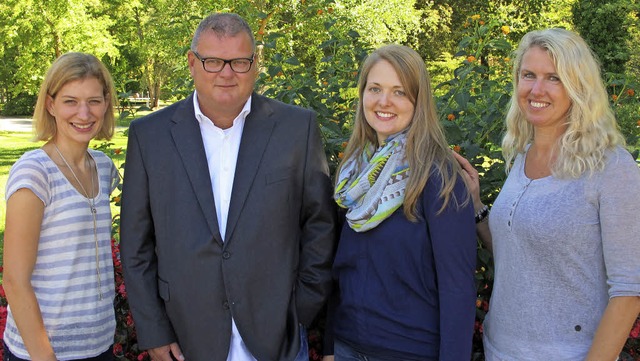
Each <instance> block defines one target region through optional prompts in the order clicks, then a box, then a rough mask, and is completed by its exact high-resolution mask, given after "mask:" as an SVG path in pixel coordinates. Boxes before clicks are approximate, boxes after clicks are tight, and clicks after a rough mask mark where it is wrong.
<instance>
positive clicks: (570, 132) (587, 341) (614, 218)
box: [458, 29, 640, 361]
mask: <svg viewBox="0 0 640 361" xmlns="http://www.w3.org/2000/svg"><path fill="white" fill-rule="evenodd" d="M599 69H600V67H599V64H598V62H597V60H596V58H595V56H594V55H593V53H592V52H591V50H590V49H589V47H588V46H587V45H586V43H585V42H584V40H583V39H582V38H580V37H579V36H578V35H576V34H575V33H572V32H570V31H566V30H562V29H547V30H542V31H533V32H530V33H528V34H527V35H525V36H524V37H523V39H522V41H521V42H520V45H519V47H518V49H517V52H516V57H515V66H514V70H513V81H514V89H515V91H514V94H513V96H512V100H511V106H510V108H509V111H508V114H507V120H506V123H507V132H506V135H505V137H504V139H503V143H502V146H503V154H504V157H505V161H506V162H505V163H506V167H507V171H508V172H509V176H508V178H507V180H506V182H505V184H504V186H503V188H502V190H501V191H500V194H499V195H498V197H497V199H496V201H495V203H494V205H493V208H492V210H491V214H490V215H489V217H488V222H480V223H479V224H478V229H477V230H478V233H479V235H480V236H481V238H482V240H483V241H484V242H485V244H486V245H487V246H488V247H489V248H492V249H493V254H494V261H495V282H494V289H493V294H492V297H491V302H490V307H489V313H488V314H487V317H486V319H485V323H484V331H485V334H484V346H485V356H486V359H487V360H488V361H494V360H576V361H578V360H580V361H582V360H599V361H600V360H616V358H617V357H618V354H619V353H620V350H621V349H622V347H623V345H624V343H625V341H626V339H627V337H628V335H629V330H630V329H631V327H632V325H633V322H634V320H635V319H636V317H637V316H638V313H639V312H640V297H639V296H640V262H638V259H640V217H639V215H640V212H639V208H640V169H639V168H638V165H637V164H636V163H635V161H634V160H633V159H632V157H631V156H630V154H629V153H628V152H627V151H626V150H625V149H624V148H623V145H624V140H623V138H622V136H621V134H620V133H619V131H618V129H617V126H616V121H615V118H614V115H613V113H612V111H611V108H610V106H609V103H608V101H607V93H606V91H605V88H604V85H603V81H602V78H601V76H600V70H599ZM458 159H459V161H460V162H461V164H462V165H463V168H464V169H465V170H466V171H467V176H468V177H469V178H470V183H472V184H475V191H474V192H472V193H473V198H474V206H475V208H476V211H479V212H482V211H483V209H484V210H485V213H486V208H485V207H484V205H483V204H482V203H481V201H480V197H479V192H478V172H477V171H476V170H475V169H474V168H473V167H472V166H471V165H470V164H469V163H468V162H467V161H466V160H464V159H463V158H462V157H459V156H458Z"/></svg>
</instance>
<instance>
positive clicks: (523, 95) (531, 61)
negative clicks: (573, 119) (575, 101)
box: [516, 46, 571, 129]
mask: <svg viewBox="0 0 640 361" xmlns="http://www.w3.org/2000/svg"><path fill="white" fill-rule="evenodd" d="M516 90H517V94H518V105H519V106H520V109H521V110H522V112H523V114H524V116H525V118H526V119H527V121H528V122H530V123H531V124H532V125H533V126H534V127H536V128H538V129H539V128H542V127H555V128H561V129H564V128H565V127H566V125H565V124H564V123H565V118H566V117H567V114H568V112H569V109H570V108H571V99H570V98H569V95H568V93H567V90H566V89H565V87H564V85H563V84H562V81H561V80H560V77H559V76H558V74H557V70H556V67H555V65H554V62H553V59H552V58H551V56H550V55H549V53H548V52H547V51H546V50H545V49H542V48H540V47H538V46H533V47H531V48H530V49H529V50H527V52H526V53H524V55H523V57H522V63H521V65H520V71H519V73H518V86H517V89H516Z"/></svg>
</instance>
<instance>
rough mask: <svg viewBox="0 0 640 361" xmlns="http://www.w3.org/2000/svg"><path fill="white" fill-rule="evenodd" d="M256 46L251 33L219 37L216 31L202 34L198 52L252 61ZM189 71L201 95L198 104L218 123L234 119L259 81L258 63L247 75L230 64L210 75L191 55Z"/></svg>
mask: <svg viewBox="0 0 640 361" xmlns="http://www.w3.org/2000/svg"><path fill="white" fill-rule="evenodd" d="M253 50H254V49H253V46H252V43H251V38H250V36H249V35H248V34H246V33H244V32H240V33H238V34H236V35H234V36H219V35H218V34H216V33H215V32H213V31H205V32H203V33H202V34H200V38H199V40H198V45H197V49H196V51H197V52H198V54H199V55H200V57H201V58H203V59H204V58H220V59H225V60H230V59H237V58H251V57H252V55H253ZM188 57H189V59H188V60H189V70H190V72H191V76H192V77H193V82H194V85H195V88H196V90H197V92H198V104H199V105H200V109H201V110H202V112H203V113H204V114H205V115H206V116H207V117H209V118H210V119H211V120H213V121H214V123H215V122H217V121H222V122H226V121H228V120H231V121H232V120H233V119H234V118H235V117H236V116H237V115H238V114H239V113H240V111H241V110H242V107H243V106H244V104H245V103H246V102H247V99H249V96H251V93H252V92H253V88H254V85H255V82H256V74H257V72H256V68H257V66H256V64H255V63H254V64H253V65H252V67H251V69H250V70H249V71H248V72H247V73H236V72H234V71H233V70H231V66H230V65H229V64H225V66H224V68H223V69H222V71H220V72H218V73H209V72H206V71H205V70H204V68H203V67H202V62H201V61H200V60H199V59H198V58H197V57H196V56H195V54H193V53H192V52H189V54H188ZM229 118H230V119H229Z"/></svg>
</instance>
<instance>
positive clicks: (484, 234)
mask: <svg viewBox="0 0 640 361" xmlns="http://www.w3.org/2000/svg"><path fill="white" fill-rule="evenodd" d="M452 152H453V151H452ZM453 156H454V157H455V158H456V160H457V161H458V163H459V164H460V167H462V170H463V172H462V176H463V177H464V179H465V182H466V183H467V187H469V193H470V194H471V199H472V200H473V209H474V210H475V212H476V214H477V213H478V212H480V211H481V210H482V208H484V204H482V200H481V199H480V175H479V174H478V171H477V170H476V169H475V168H474V167H473V166H472V165H471V163H469V161H468V160H467V159H466V158H465V157H463V156H461V155H460V154H458V153H457V152H453ZM476 232H477V233H478V237H480V240H482V243H483V244H484V246H485V248H487V249H488V250H489V251H493V239H492V237H491V231H490V230H489V223H488V222H486V219H485V220H483V221H481V222H480V223H477V224H476Z"/></svg>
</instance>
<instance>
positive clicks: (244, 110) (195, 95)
mask: <svg viewBox="0 0 640 361" xmlns="http://www.w3.org/2000/svg"><path fill="white" fill-rule="evenodd" d="M252 97H253V95H249V99H247V102H246V103H244V106H243V107H242V110H241V111H240V114H238V115H237V116H236V118H235V119H234V120H233V124H234V125H235V123H236V121H238V119H242V120H244V119H245V118H246V117H247V115H249V113H251V98H252ZM193 109H194V111H195V114H196V119H197V120H198V123H200V124H202V123H203V122H205V121H208V122H211V124H213V122H212V121H211V119H209V117H207V116H206V115H204V113H202V110H201V109H200V104H198V92H197V91H196V90H194V91H193Z"/></svg>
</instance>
